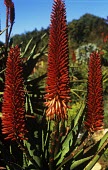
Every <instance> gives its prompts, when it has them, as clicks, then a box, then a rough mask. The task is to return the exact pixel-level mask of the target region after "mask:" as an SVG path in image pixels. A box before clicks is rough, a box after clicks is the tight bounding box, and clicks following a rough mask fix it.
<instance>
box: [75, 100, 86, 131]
mask: <svg viewBox="0 0 108 170" xmlns="http://www.w3.org/2000/svg"><path fill="white" fill-rule="evenodd" d="M84 108H85V101H83V103H82V105H81V108H80V110H79V112H78V114H76V116H75V118H74V128H75V127H76V126H77V125H78V122H79V119H80V117H81V116H82V114H83V112H84Z"/></svg>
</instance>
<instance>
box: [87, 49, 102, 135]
mask: <svg viewBox="0 0 108 170" xmlns="http://www.w3.org/2000/svg"><path fill="white" fill-rule="evenodd" d="M103 114H104V111H103V88H102V70H101V58H100V55H99V53H96V52H93V53H92V54H91V55H90V59H89V72H88V94H87V113H86V121H85V127H86V128H87V129H88V131H90V132H94V131H97V130H100V129H101V128H102V126H103Z"/></svg>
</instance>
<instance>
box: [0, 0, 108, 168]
mask: <svg viewBox="0 0 108 170" xmlns="http://www.w3.org/2000/svg"><path fill="white" fill-rule="evenodd" d="M7 2H8V1H5V4H6V3H7ZM9 2H10V1H9ZM49 34H50V35H49V43H48V55H47V56H48V68H47V73H44V74H43V75H41V76H39V77H37V76H36V75H37V72H38V71H37V70H35V74H34V71H33V70H34V67H35V66H36V64H37V63H38V60H39V59H40V58H41V57H42V56H43V55H46V52H47V51H46V49H47V46H44V47H43V48H42V49H41V50H40V51H38V52H37V45H38V43H39V42H37V43H36V44H35V45H34V46H33V48H32V50H31V51H30V53H29V55H28V49H29V47H30V45H31V42H32V40H33V39H31V40H30V41H29V42H28V44H27V46H26V48H25V51H24V52H22V51H21V50H20V49H21V44H20V45H17V46H15V47H11V48H10V49H9V48H8V49H7V51H9V52H8V56H7V53H4V54H5V60H6V59H7V61H6V63H7V64H6V69H3V71H1V75H2V73H5V80H4V79H2V80H3V81H4V84H5V89H4V92H2V93H1V94H3V102H2V110H1V120H2V123H1V125H2V126H1V129H2V133H1V136H0V151H1V152H0V156H1V157H0V159H1V160H0V163H1V165H0V166H1V167H4V168H5V169H8V170H14V169H19V170H30V169H36V170H43V169H47V170H48V169H49V170H61V169H62V170H67V169H69V170H72V169H76V170H77V169H80V170H83V169H84V170H90V169H92V167H93V166H94V165H95V163H96V162H97V161H98V160H99V158H100V157H101V155H102V154H103V153H104V150H105V149H106V148H107V147H108V133H106V134H105V135H104V136H103V137H102V138H101V139H100V140H99V141H94V140H92V139H93V135H94V133H95V132H96V131H98V130H99V129H100V128H103V115H104V113H103V91H102V69H101V58H100V54H99V53H98V52H93V53H92V54H91V55H90V58H89V64H88V80H87V84H88V88H87V97H85V98H83V100H82V105H81V107H80V109H79V110H78V111H77V113H76V115H75V117H74V118H73V119H72V120H71V123H70V124H68V123H67V122H68V117H69V115H68V114H69V113H68V110H69V109H70V106H69V102H71V103H72V99H71V97H70V96H71V92H70V91H71V90H70V79H69V50H68V36H67V23H66V9H65V3H64V1H63V0H54V3H53V9H52V13H51V24H50V30H49ZM44 37H45V35H43V36H42V37H41V38H40V41H42V40H43V38H44ZM22 45H23V44H22ZM6 47H7V46H6ZM42 81H43V82H42ZM41 82H42V83H41ZM82 129H83V132H82ZM6 139H8V141H7V140H6Z"/></svg>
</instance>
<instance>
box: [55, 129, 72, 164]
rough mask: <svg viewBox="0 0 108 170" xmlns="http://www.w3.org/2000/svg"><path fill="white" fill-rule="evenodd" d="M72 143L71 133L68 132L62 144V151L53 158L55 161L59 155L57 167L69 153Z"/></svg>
mask: <svg viewBox="0 0 108 170" xmlns="http://www.w3.org/2000/svg"><path fill="white" fill-rule="evenodd" d="M72 141H73V133H72V131H70V132H69V134H68V135H67V137H66V139H65V140H64V142H63V144H62V150H61V151H60V152H59V153H58V154H57V155H56V157H55V159H57V158H58V157H59V156H60V154H61V156H60V159H59V160H58V162H57V165H59V164H60V163H61V162H62V161H63V159H64V157H65V155H66V153H68V152H69V150H70V146H71V145H72Z"/></svg>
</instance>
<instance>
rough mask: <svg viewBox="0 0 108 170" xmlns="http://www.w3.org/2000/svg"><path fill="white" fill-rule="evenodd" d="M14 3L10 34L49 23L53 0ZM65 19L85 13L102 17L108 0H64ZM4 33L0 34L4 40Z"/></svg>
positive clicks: (0, 9)
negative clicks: (13, 20)
mask: <svg viewBox="0 0 108 170" xmlns="http://www.w3.org/2000/svg"><path fill="white" fill-rule="evenodd" d="M12 1H13V2H14V5H15V11H16V16H15V24H14V27H13V31H12V34H11V35H12V36H13V35H15V34H21V33H26V32H27V31H32V30H34V29H35V28H37V29H38V30H40V29H41V28H42V27H43V28H47V27H48V26H49V24H50V14H51V10H52V4H53V0H12ZM65 4H66V12H67V21H72V20H73V19H79V18H80V17H81V16H82V15H84V14H85V13H90V14H94V15H96V16H100V17H102V18H107V15H108V0H65ZM0 18H1V28H2V29H4V28H5V5H4V0H0ZM4 36H5V33H4V34H2V35H1V36H0V40H1V41H4Z"/></svg>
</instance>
